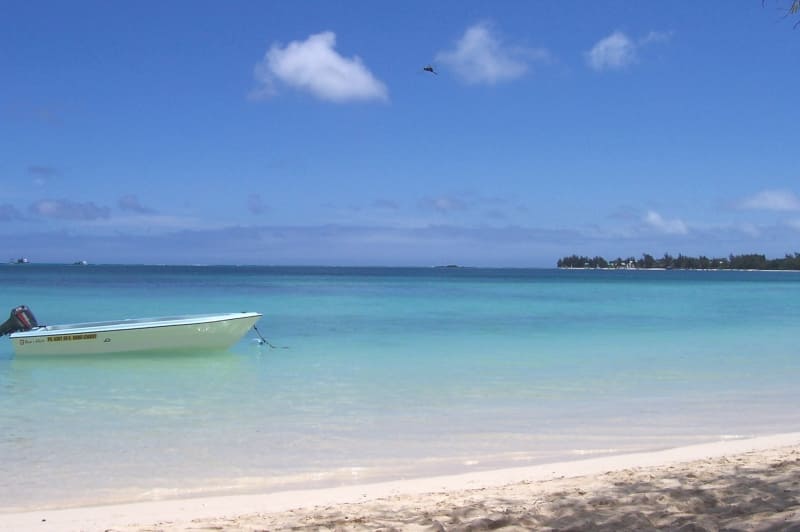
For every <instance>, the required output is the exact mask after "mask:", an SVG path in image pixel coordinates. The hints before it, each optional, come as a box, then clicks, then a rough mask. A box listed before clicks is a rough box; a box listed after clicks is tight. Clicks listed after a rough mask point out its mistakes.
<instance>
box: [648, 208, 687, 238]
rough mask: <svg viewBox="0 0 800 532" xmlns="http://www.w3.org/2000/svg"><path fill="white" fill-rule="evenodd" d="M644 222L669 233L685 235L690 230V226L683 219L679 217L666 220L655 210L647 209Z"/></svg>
mask: <svg viewBox="0 0 800 532" xmlns="http://www.w3.org/2000/svg"><path fill="white" fill-rule="evenodd" d="M644 222H645V223H646V224H647V225H648V226H650V227H652V228H653V229H655V230H657V231H659V232H661V233H665V234H668V235H685V234H687V233H688V232H689V227H688V226H687V225H686V223H685V222H684V221H683V220H680V219H678V218H676V219H674V220H666V219H664V217H662V216H661V215H660V214H658V213H657V212H655V211H647V215H646V216H645V218H644Z"/></svg>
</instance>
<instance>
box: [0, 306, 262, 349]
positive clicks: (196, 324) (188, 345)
mask: <svg viewBox="0 0 800 532" xmlns="http://www.w3.org/2000/svg"><path fill="white" fill-rule="evenodd" d="M260 317H261V314H258V313H256V312H241V313H235V314H216V315H203V316H172V317H164V318H145V319H136V320H120V321H109V322H96V323H83V324H80V323H78V324H72V325H55V326H46V327H39V328H37V329H33V330H30V331H25V332H19V333H14V334H12V335H11V343H12V346H13V348H14V353H15V354H16V355H79V354H80V355H84V354H106V353H128V352H146V351H160V352H175V351H187V350H204V351H215V350H224V349H228V348H229V347H231V346H232V345H233V344H235V343H236V342H238V341H239V340H240V339H241V338H242V337H243V336H244V335H245V334H246V333H247V331H249V330H250V328H252V327H253V325H255V323H256V322H257V321H258V319H259V318H260Z"/></svg>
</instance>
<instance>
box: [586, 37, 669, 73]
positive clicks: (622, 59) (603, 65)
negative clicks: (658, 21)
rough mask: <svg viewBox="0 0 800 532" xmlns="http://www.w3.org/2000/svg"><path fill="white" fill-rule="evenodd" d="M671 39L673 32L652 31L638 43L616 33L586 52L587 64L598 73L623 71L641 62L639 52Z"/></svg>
mask: <svg viewBox="0 0 800 532" xmlns="http://www.w3.org/2000/svg"><path fill="white" fill-rule="evenodd" d="M671 38H672V32H665V31H651V32H650V33H648V34H647V35H645V36H644V37H642V38H641V39H639V40H638V41H634V40H633V39H631V38H630V37H628V36H627V35H625V34H624V33H622V32H621V31H615V32H614V33H612V34H611V35H609V36H608V37H606V38H604V39H601V40H600V41H598V42H597V43H596V44H595V45H594V46H593V47H592V49H591V50H589V51H588V52H586V62H587V63H588V64H589V66H590V67H591V68H592V69H594V70H596V71H598V72H600V71H603V70H621V69H623V68H626V67H628V66H630V65H632V64H634V63H636V62H638V61H639V51H640V50H641V49H642V48H643V47H645V46H648V45H650V44H658V43H664V42H667V41H668V40H670V39H671Z"/></svg>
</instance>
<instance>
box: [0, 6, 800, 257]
mask: <svg viewBox="0 0 800 532" xmlns="http://www.w3.org/2000/svg"><path fill="white" fill-rule="evenodd" d="M788 5H789V2H788V0H783V1H782V0H774V1H769V0H768V1H767V2H766V4H764V5H762V2H761V1H760V0H752V1H749V0H748V1H745V0H742V1H740V2H730V1H724V0H716V1H707V2H696V1H688V0H684V1H680V0H677V1H672V2H654V1H653V2H650V1H634V0H630V1H609V2H544V1H541V2H538V1H508V2H472V1H440V2H416V1H408V2H371V1H369V2H368V1H363V2H361V1H348V2H327V1H326V2H323V1H297V2H263V1H258V2H230V3H227V2H196V1H192V2H179V1H171V2H127V3H123V2H86V1H79V2H55V1H53V2H38V1H25V2H22V1H6V2H3V3H2V4H0V21H2V26H3V29H2V31H1V32H0V237H2V241H3V245H2V248H3V249H4V251H5V253H6V256H7V258H9V259H10V258H12V257H18V256H26V257H28V258H30V259H31V260H32V261H34V262H72V261H76V260H83V259H85V260H88V261H90V262H94V263H151V264H161V263H167V264H324V265H400V266H406V265H419V266H427V265H437V264H451V263H457V264H464V265H474V266H515V267H516V266H543V267H550V266H554V265H555V262H556V260H557V259H558V258H559V257H561V256H565V255H570V254H572V253H578V254H585V255H602V256H605V257H606V258H609V259H611V258H615V257H617V256H623V257H624V256H629V255H633V256H640V255H641V254H642V253H650V254H653V255H656V256H660V255H663V254H664V253H665V252H669V253H671V254H673V255H677V254H678V253H683V254H687V255H700V254H705V255H708V256H727V255H728V254H729V253H734V254H738V253H751V252H757V253H765V254H767V255H768V256H770V257H774V256H783V254H784V253H793V252H795V251H800V158H799V157H798V154H800V150H799V149H798V147H797V127H798V124H800V108H798V106H797V98H796V95H797V92H798V88H800V69H798V68H797V58H798V57H799V56H800V53H798V52H800V28H797V29H794V28H793V24H794V22H795V21H794V20H792V19H786V18H783V16H782V15H783V12H784V10H785V9H786V8H788ZM428 64H430V65H432V66H433V67H434V68H435V69H436V71H437V74H436V75H434V74H431V73H429V72H425V71H423V70H422V68H423V67H424V66H426V65H428ZM3 260H5V259H3Z"/></svg>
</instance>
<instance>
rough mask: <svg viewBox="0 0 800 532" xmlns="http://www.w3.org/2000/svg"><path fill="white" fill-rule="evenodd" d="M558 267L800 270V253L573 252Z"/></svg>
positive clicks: (562, 259) (559, 262) (560, 261)
mask: <svg viewBox="0 0 800 532" xmlns="http://www.w3.org/2000/svg"><path fill="white" fill-rule="evenodd" d="M557 265H558V267H559V268H601V269H623V268H640V269H665V270H800V253H795V254H793V255H786V256H785V257H784V258H781V259H768V258H767V257H766V256H765V255H760V254H757V253H751V254H745V255H730V256H728V257H727V258H708V257H705V256H703V255H701V256H699V257H687V256H686V255H682V254H678V256H677V257H673V256H672V255H670V254H669V253H665V254H664V256H663V257H661V258H658V259H657V258H655V257H653V256H652V255H648V254H647V253H644V254H643V255H642V256H641V257H640V258H638V259H637V258H635V257H628V258H626V259H623V258H621V257H618V258H616V259H614V260H611V261H608V260H606V259H604V258H603V257H592V258H590V257H583V256H578V255H571V256H569V257H564V258H561V259H558V263H557Z"/></svg>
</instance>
